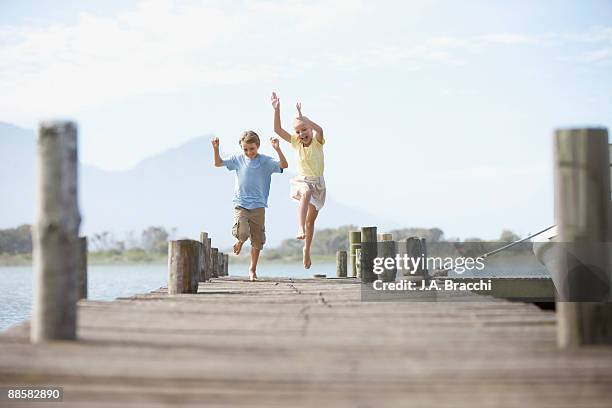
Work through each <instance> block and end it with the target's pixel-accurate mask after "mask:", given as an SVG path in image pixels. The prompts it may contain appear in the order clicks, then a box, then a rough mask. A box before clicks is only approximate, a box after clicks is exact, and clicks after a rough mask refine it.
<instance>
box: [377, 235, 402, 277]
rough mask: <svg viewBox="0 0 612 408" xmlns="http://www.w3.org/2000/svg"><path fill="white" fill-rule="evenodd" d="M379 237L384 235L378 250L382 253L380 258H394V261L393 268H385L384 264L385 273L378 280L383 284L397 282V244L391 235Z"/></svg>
mask: <svg viewBox="0 0 612 408" xmlns="http://www.w3.org/2000/svg"><path fill="white" fill-rule="evenodd" d="M379 235H383V237H382V238H383V241H380V242H378V249H379V252H380V253H379V254H378V256H379V257H381V258H383V259H387V258H392V259H393V260H394V261H393V266H392V267H391V268H387V267H386V266H384V265H385V264H384V262H383V266H384V271H383V273H381V274H380V275H379V277H378V279H380V280H382V281H383V282H395V277H396V276H397V265H396V264H395V255H396V254H397V245H396V244H395V241H392V240H391V239H392V238H393V237H392V235H391V234H379Z"/></svg>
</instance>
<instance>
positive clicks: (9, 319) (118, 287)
mask: <svg viewBox="0 0 612 408" xmlns="http://www.w3.org/2000/svg"><path fill="white" fill-rule="evenodd" d="M335 271H336V265H335V264H333V263H330V262H324V263H315V264H314V265H313V266H312V267H311V268H310V269H309V270H305V269H304V268H303V266H302V264H301V263H286V264H281V263H262V264H260V265H259V267H258V271H257V274H258V275H259V276H260V277H279V276H285V277H293V278H310V277H312V275H313V274H315V273H322V274H327V276H335ZM483 272H485V273H483V276H543V275H546V274H547V273H546V270H545V269H544V268H543V267H542V266H541V265H539V264H537V262H527V263H524V262H523V263H513V264H512V265H508V264H502V265H495V264H492V265H488V266H487V269H486V270H485V271H483ZM349 273H350V272H349ZM230 274H231V275H232V276H248V265H247V264H231V265H230ZM87 276H88V289H87V290H88V298H89V299H91V300H103V301H110V300H113V299H115V298H117V297H121V296H130V295H133V294H136V293H147V292H150V291H152V290H155V289H158V288H160V287H163V286H167V284H168V267H167V265H163V264H159V265H125V266H89V267H88V272H87ZM464 276H470V275H469V274H465V275H464ZM0 297H1V298H2V302H1V303H0V330H3V329H5V328H7V327H8V326H10V325H12V324H14V323H18V322H20V321H22V320H24V319H29V318H30V313H31V307H32V305H31V303H32V268H31V267H30V266H11V267H0Z"/></svg>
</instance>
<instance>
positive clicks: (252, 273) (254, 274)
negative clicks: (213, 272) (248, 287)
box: [249, 271, 257, 281]
mask: <svg viewBox="0 0 612 408" xmlns="http://www.w3.org/2000/svg"><path fill="white" fill-rule="evenodd" d="M249 280H250V281H256V280H257V272H255V271H249Z"/></svg>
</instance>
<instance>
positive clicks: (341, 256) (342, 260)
mask: <svg viewBox="0 0 612 408" xmlns="http://www.w3.org/2000/svg"><path fill="white" fill-rule="evenodd" d="M346 261H347V254H346V251H337V252H336V276H337V277H338V278H346Z"/></svg>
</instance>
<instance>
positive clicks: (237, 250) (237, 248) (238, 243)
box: [234, 241, 244, 255]
mask: <svg viewBox="0 0 612 408" xmlns="http://www.w3.org/2000/svg"><path fill="white" fill-rule="evenodd" d="M243 244H244V242H242V241H236V243H235V244H234V253H235V254H236V255H238V254H239V253H240V250H241V249H242V245H243Z"/></svg>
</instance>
